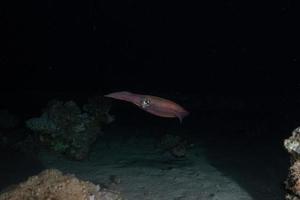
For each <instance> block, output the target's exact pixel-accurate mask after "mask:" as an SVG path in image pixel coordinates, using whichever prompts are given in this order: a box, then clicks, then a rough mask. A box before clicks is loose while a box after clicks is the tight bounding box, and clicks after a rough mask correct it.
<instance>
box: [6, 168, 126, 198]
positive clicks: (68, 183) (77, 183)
mask: <svg viewBox="0 0 300 200" xmlns="http://www.w3.org/2000/svg"><path fill="white" fill-rule="evenodd" d="M20 199H22V200H32V199H35V200H48V199H49V200H121V199H122V198H121V196H120V194H119V193H118V192H115V191H110V190H107V189H104V188H101V187H100V186H99V185H95V184H93V183H91V182H89V181H83V180H79V179H77V178H76V177H75V176H74V175H63V173H62V172H60V171H59V170H57V169H47V170H45V171H43V172H41V173H40V174H38V175H36V176H32V177H29V178H28V180H27V181H25V182H22V183H20V184H19V185H17V186H14V187H13V188H10V189H8V191H6V192H4V193H3V194H1V195H0V200H20Z"/></svg>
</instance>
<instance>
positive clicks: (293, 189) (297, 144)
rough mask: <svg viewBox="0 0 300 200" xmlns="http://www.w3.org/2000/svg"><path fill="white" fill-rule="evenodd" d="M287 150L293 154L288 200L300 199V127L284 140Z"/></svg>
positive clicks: (288, 183)
mask: <svg viewBox="0 0 300 200" xmlns="http://www.w3.org/2000/svg"><path fill="white" fill-rule="evenodd" d="M284 146H285V148H286V150H287V151H288V152H289V153H290V154H291V167H290V169H289V174H288V177H287V180H286V181H285V187H286V190H287V194H286V197H285V199H286V200H300V127H298V128H296V129H295V130H294V131H293V132H292V136H291V137H289V138H288V139H285V140H284Z"/></svg>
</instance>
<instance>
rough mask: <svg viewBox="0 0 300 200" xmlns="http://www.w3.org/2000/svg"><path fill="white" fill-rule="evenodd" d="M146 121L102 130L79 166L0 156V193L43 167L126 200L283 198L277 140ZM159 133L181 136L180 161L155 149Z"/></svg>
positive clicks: (51, 157)
mask: <svg viewBox="0 0 300 200" xmlns="http://www.w3.org/2000/svg"><path fill="white" fill-rule="evenodd" d="M124 118H125V117H124ZM119 119H122V118H119ZM146 120H149V121H147V122H146V123H148V124H146V123H145V124H141V123H138V122H135V121H134V120H132V118H131V119H130V120H127V121H124V122H121V123H119V122H118V121H117V123H116V124H115V125H112V126H110V127H107V128H106V129H105V131H104V133H105V134H104V135H103V136H102V137H100V138H99V140H98V141H97V142H96V143H95V144H94V145H93V147H92V151H91V153H90V155H89V157H88V159H86V160H84V161H70V160H68V159H66V158H65V157H63V156H61V155H57V154H54V153H49V152H47V151H41V152H40V153H39V154H38V155H35V156H34V157H31V156H25V155H24V154H21V153H17V152H0V162H1V165H0V190H1V189H3V188H5V187H7V186H9V185H11V184H17V183H19V182H20V181H23V180H26V178H28V177H29V176H32V175H35V174H37V173H38V172H40V171H41V170H43V169H46V168H56V169H59V170H61V171H63V172H64V173H71V174H75V175H76V176H77V177H79V178H82V179H84V180H89V181H91V182H93V183H95V184H99V185H100V186H102V187H107V188H109V189H112V190H117V191H119V192H120V193H121V194H122V196H123V197H124V198H125V199H127V200H142V199H144V200H282V199H284V184H283V182H284V180H285V178H286V176H287V172H288V171H287V170H288V167H289V158H288V154H287V153H286V152H285V151H284V148H283V145H282V143H283V141H282V139H278V138H277V139H276V137H273V136H272V135H271V134H269V135H270V137H263V136H261V135H253V136H252V135H250V136H249V135H245V136H244V135H238V136H230V137H229V135H230V134H220V133H216V132H218V131H216V130H214V129H213V128H212V127H213V126H212V125H213V124H217V123H216V122H214V123H213V124H209V123H207V127H206V128H205V127H201V126H200V123H199V122H198V123H197V121H198V120H199V119H196V118H195V121H190V122H189V121H187V122H184V124H183V125H178V122H177V121H176V122H175V124H176V125H175V126H173V125H171V126H169V125H163V126H162V128H158V127H160V124H159V123H157V121H155V120H156V119H154V121H153V119H152V118H151V119H149V118H148V119H146ZM157 120H158V121H159V119H157ZM120 121H122V120H120ZM218 123H219V124H220V123H221V120H220V121H219V122H218ZM201 124H205V122H204V121H203V120H202V121H201ZM178 127H179V128H178ZM159 132H161V133H159ZM165 132H167V133H168V134H170V133H171V134H175V135H181V136H183V137H185V136H186V139H187V140H188V141H189V143H190V145H189V147H190V148H188V150H187V153H186V156H185V157H183V158H175V157H173V156H172V155H170V154H169V153H167V152H164V153H163V152H162V151H161V150H160V148H159V145H158V144H159V141H160V136H161V135H163V134H164V133H165ZM222 135H223V136H222Z"/></svg>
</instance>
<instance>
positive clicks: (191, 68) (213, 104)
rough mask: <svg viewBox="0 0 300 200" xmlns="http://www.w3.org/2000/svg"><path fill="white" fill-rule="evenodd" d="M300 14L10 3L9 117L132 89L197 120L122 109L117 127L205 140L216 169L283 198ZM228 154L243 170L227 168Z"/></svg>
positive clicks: (3, 77)
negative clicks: (172, 132) (57, 102)
mask: <svg viewBox="0 0 300 200" xmlns="http://www.w3.org/2000/svg"><path fill="white" fill-rule="evenodd" d="M299 4H300V3H299V1H297V0H277V1H276V0H275V1H263V0H261V1H255V0H254V1H248V0H246V1H243V0H223V1H221V0H208V1H198V2H197V4H196V3H191V2H188V1H178V2H177V1H141V0H127V1H126V0H124V1H117V0H107V1H102V0H84V1H78V0H73V1H68V0H67V1H63V0H47V1H41V0H29V1H14V0H4V1H3V0H1V1H0V31H1V37H0V89H1V93H0V109H3V108H5V109H9V110H10V111H12V112H14V113H18V114H21V115H22V117H23V118H24V119H28V118H29V117H33V116H39V115H40V114H41V110H42V108H43V107H45V105H46V103H47V101H49V100H50V99H52V98H54V97H58V98H65V99H68V100H69V99H73V100H75V101H76V102H78V101H79V102H80V100H82V101H85V100H86V99H87V97H88V96H90V95H91V94H95V93H96V94H104V93H109V92H115V91H119V90H127V91H132V92H136V93H141V94H153V95H157V96H162V97H165V98H169V99H172V100H174V101H176V102H178V103H179V104H180V105H183V106H184V107H185V108H186V109H187V110H188V111H190V113H191V114H190V116H189V117H187V118H186V119H184V122H183V124H180V125H179V123H178V121H177V120H176V119H162V118H158V117H155V116H152V115H149V114H148V113H146V112H143V111H141V110H139V109H137V108H134V106H133V105H130V104H125V103H123V102H117V101H114V103H113V107H112V109H113V110H112V113H113V114H115V115H116V116H117V120H116V124H117V125H116V126H118V125H119V127H122V130H123V128H124V127H126V126H127V127H137V129H138V128H140V129H141V130H144V129H146V128H148V129H151V128H152V127H154V129H156V130H157V132H158V133H164V132H160V131H159V130H160V129H164V128H165V129H166V130H168V129H170V130H173V129H174V130H176V131H177V132H180V133H182V134H185V133H187V134H186V135H189V134H190V135H192V134H195V135H196V138H197V137H202V139H199V141H204V140H203V138H205V137H206V136H205V133H206V134H207V138H208V140H209V141H212V142H211V143H208V144H209V145H208V146H207V149H208V152H209V153H207V156H208V160H210V161H211V163H213V164H214V166H215V167H217V168H218V169H219V170H220V171H222V172H223V173H224V174H230V176H232V177H233V178H234V179H235V180H237V181H238V182H239V183H240V184H241V185H243V187H244V188H246V190H247V191H248V192H249V193H250V194H251V195H252V196H253V197H257V196H261V192H260V191H257V190H258V189H257V188H258V187H257V185H260V186H262V187H264V186H270V185H271V186H272V187H273V189H272V190H271V193H272V194H274V196H276V194H277V191H278V188H279V187H280V186H282V182H283V180H284V179H285V178H286V175H287V169H288V164H289V161H288V154H287V152H286V151H285V149H284V147H283V145H282V143H283V139H285V138H287V137H289V136H290V135H291V132H292V130H293V129H295V128H296V127H297V126H299V125H300V121H299V112H300V79H299V73H298V68H299V63H300V55H299V53H300V51H299V44H300V43H299V35H300V34H299V33H300V31H299V19H300V18H299V16H298V15H299V14H298V13H299ZM240 104H241V105H242V106H241V107H240V108H238V107H239V105H240ZM243 105H244V106H243ZM128 113H130V115H128ZM172 120H173V121H172ZM137 121H138V123H137ZM139 122H141V123H139ZM161 127H162V128H161ZM172 128H173V129H172ZM176 131H175V132H176ZM211 133H213V134H211ZM130 134H132V132H130ZM235 139H236V140H235ZM216 142H217V143H216ZM214 153H215V154H214ZM227 153H228V154H230V155H229V156H233V157H234V158H235V159H234V160H236V161H240V162H242V163H239V162H237V163H235V162H233V163H230V166H228V167H227V168H226V167H224V163H226V158H227V157H228V155H227ZM216 155H217V158H216V157H215V156H216ZM218 156H219V157H218ZM241 158H251V159H250V161H249V160H247V159H245V160H244V159H241ZM9 159H11V156H10V154H7V160H9ZM16 160H19V158H18V159H16ZM223 160H225V161H224V162H223ZM218 161H220V163H222V162H223V164H220V165H221V166H220V165H219V164H218V163H217V164H216V162H218ZM243 162H244V163H243ZM3 163H4V161H3ZM249 163H250V165H249ZM15 166H22V167H23V165H19V164H16V165H15ZM29 168H31V166H30V167H29ZM232 171H234V172H236V171H237V172H240V171H242V173H240V174H242V175H239V174H238V173H237V174H238V175H236V176H235V175H234V174H235V173H232ZM270 171H271V172H270ZM249 172H251V173H249ZM252 173H255V174H254V175H253V176H252ZM232 174H233V175H232ZM245 174H246V175H247V176H245ZM267 174H271V176H270V177H269V179H266V178H265V176H264V175H267ZM241 177H242V180H240V179H241ZM243 177H246V179H247V180H246V181H245V180H243ZM257 177H259V178H257ZM252 178H253V179H252ZM251 180H253V181H251ZM257 180H261V182H259V183H258V182H257ZM275 182H276V183H275ZM251 184H253V185H251ZM281 189H282V187H281ZM283 193H284V192H283V190H281V193H280V195H281V196H280V195H279V196H280V197H282V198H283V196H284V195H283ZM277 197H278V195H277ZM254 199H259V198H254ZM261 199H264V200H265V199H266V198H261ZM271 199H274V198H271Z"/></svg>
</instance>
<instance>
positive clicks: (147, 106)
mask: <svg viewBox="0 0 300 200" xmlns="http://www.w3.org/2000/svg"><path fill="white" fill-rule="evenodd" d="M104 96H105V97H109V98H113V99H117V100H123V101H127V102H131V103H133V104H134V105H136V106H138V107H139V108H140V109H142V110H144V111H146V112H148V113H151V114H153V115H155V116H159V117H166V118H178V119H179V121H180V123H181V122H182V120H183V118H185V117H186V116H188V115H189V112H188V111H187V110H185V109H184V108H183V107H181V106H180V105H178V104H177V103H175V102H173V101H171V100H168V99H164V98H161V97H157V96H151V95H142V94H135V93H131V92H128V91H120V92H113V93H110V94H107V95H104Z"/></svg>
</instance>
